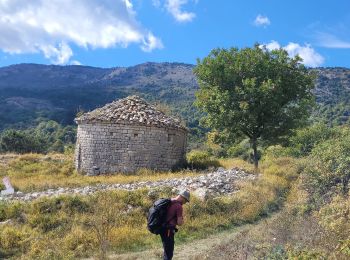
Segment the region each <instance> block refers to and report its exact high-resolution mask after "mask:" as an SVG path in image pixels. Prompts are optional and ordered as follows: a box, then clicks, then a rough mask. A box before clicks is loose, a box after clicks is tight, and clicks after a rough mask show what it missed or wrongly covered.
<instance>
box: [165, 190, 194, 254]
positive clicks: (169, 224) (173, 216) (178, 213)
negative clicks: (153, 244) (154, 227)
mask: <svg viewBox="0 0 350 260" xmlns="http://www.w3.org/2000/svg"><path fill="white" fill-rule="evenodd" d="M189 201H190V192H189V191H188V190H182V191H180V192H179V193H178V195H177V196H176V197H175V198H171V204H170V206H169V208H168V210H167V214H166V226H165V228H164V229H162V231H161V232H160V237H161V238H162V243H163V249H164V254H163V259H164V260H171V259H172V258H173V254H174V244H175V241H174V235H175V232H177V228H176V226H177V225H178V226H181V225H182V224H183V223H184V219H183V215H182V205H183V204H185V203H187V202H189Z"/></svg>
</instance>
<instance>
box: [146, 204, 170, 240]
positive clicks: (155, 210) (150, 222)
mask: <svg viewBox="0 0 350 260" xmlns="http://www.w3.org/2000/svg"><path fill="white" fill-rule="evenodd" d="M170 204H171V200H170V199H159V200H157V201H156V202H154V203H153V206H152V207H151V208H150V209H149V212H148V216H147V228H148V230H149V231H150V232H151V233H153V234H156V235H158V234H160V232H161V231H162V228H164V227H165V225H166V215H167V211H168V208H169V206H170Z"/></svg>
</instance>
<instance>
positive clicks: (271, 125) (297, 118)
mask: <svg viewBox="0 0 350 260" xmlns="http://www.w3.org/2000/svg"><path fill="white" fill-rule="evenodd" d="M194 73H195V75H196V76H197V78H198V83H199V86H200V89H199V91H198V92H197V93H196V98H197V99H196V105H197V106H198V107H199V108H200V109H201V110H202V111H204V112H206V117H205V118H204V124H205V125H206V126H208V127H211V128H214V129H215V130H217V131H221V132H226V135H227V133H229V135H230V136H231V137H237V136H240V135H243V136H247V137H248V138H249V139H250V141H251V144H252V148H253V151H254V163H255V166H256V167H257V166H258V155H257V143H258V140H259V139H264V140H265V141H270V142H272V143H274V142H278V137H280V136H283V135H286V134H288V133H289V131H290V130H291V129H293V128H295V127H298V126H299V125H300V124H302V123H303V122H305V121H306V119H307V118H308V115H309V112H310V111H311V108H312V104H313V94H312V92H311V91H312V89H313V88H314V76H313V75H312V74H311V73H310V72H309V71H308V70H307V68H306V67H305V66H304V65H303V64H302V63H301V58H300V57H298V56H295V57H293V58H291V57H289V56H288V53H287V52H286V51H285V50H283V49H279V50H273V51H269V50H267V49H266V48H265V47H263V46H260V45H258V44H256V45H255V46H254V47H253V48H243V49H237V48H230V49H214V50H212V51H211V52H210V54H209V55H208V56H207V57H205V58H204V59H202V60H200V59H198V61H197V66H196V67H195V69H194Z"/></svg>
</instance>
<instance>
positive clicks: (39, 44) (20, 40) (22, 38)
mask: <svg viewBox="0 0 350 260" xmlns="http://www.w3.org/2000/svg"><path fill="white" fill-rule="evenodd" d="M135 16H136V13H135V11H134V10H133V6H132V3H131V1H130V0H50V1H47V0H31V1H27V0H11V1H8V0H0V34H1V37H0V49H1V50H3V51H4V52H7V53H12V54H20V53H38V52H41V53H43V54H44V56H45V57H46V58H48V59H50V60H51V61H52V62H53V63H56V64H66V63H68V62H69V60H70V58H71V57H72V56H73V51H72V49H71V46H70V44H75V45H78V46H80V47H84V48H93V49H94V48H110V47H116V46H121V47H127V46H128V45H129V44H132V43H136V44H139V45H140V47H141V49H142V50H144V51H151V50H153V49H156V48H162V47H163V45H162V42H161V40H160V39H158V38H157V37H156V36H154V35H153V34H152V32H150V31H148V30H146V29H144V28H142V26H141V25H140V24H139V23H138V22H137V20H136V18H135Z"/></svg>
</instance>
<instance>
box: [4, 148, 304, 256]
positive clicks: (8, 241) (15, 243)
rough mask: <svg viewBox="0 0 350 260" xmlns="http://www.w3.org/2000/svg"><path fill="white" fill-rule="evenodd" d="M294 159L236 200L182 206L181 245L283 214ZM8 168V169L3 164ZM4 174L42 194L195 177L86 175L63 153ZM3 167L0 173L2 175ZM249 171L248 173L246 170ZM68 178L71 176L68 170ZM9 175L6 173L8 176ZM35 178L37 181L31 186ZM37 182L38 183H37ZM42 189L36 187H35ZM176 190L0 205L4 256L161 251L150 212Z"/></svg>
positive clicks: (267, 171) (19, 162) (23, 159)
mask: <svg viewBox="0 0 350 260" xmlns="http://www.w3.org/2000/svg"><path fill="white" fill-rule="evenodd" d="M221 163H222V165H224V166H225V167H238V166H240V167H242V166H244V165H245V163H243V162H241V161H239V160H236V159H235V160H234V159H231V160H222V161H221ZM296 165H297V164H296V163H295V161H294V160H293V159H290V158H281V159H279V160H276V161H274V162H268V161H266V162H265V163H264V164H262V165H261V171H262V174H261V176H260V177H259V178H257V179H256V180H254V181H250V182H242V183H241V184H240V191H239V192H237V193H236V194H235V195H233V196H224V197H220V198H211V199H209V200H207V201H204V202H203V201H201V200H199V199H197V198H193V200H192V201H191V203H190V204H188V205H186V206H185V219H186V224H185V225H184V226H183V227H181V231H180V232H179V233H178V235H177V243H180V244H181V243H184V242H188V241H193V240H195V239H199V238H203V237H206V236H208V235H209V234H213V233H216V232H218V231H220V230H225V229H229V228H232V227H234V226H239V225H242V224H245V223H252V222H255V221H256V220H258V219H260V218H262V217H264V216H267V215H268V214H270V213H271V212H274V211H276V210H277V209H279V208H280V207H281V205H282V203H283V201H284V198H285V196H286V194H287V191H288V189H289V188H290V185H291V182H292V181H293V180H294V179H295V176H297V172H298V168H297V166H296ZM2 167H4V166H2ZM4 168H5V171H4V172H2V174H3V175H5V174H7V175H9V176H10V178H11V180H12V181H13V183H14V184H15V185H16V186H17V187H18V188H19V189H21V190H24V191H26V190H33V189H34V190H38V189H44V188H47V187H52V186H50V185H57V182H58V183H60V184H59V185H62V186H67V185H78V186H81V185H86V184H94V183H111V182H130V181H137V180H158V179H163V178H168V177H178V176H185V175H187V176H193V175H196V174H198V173H197V172H175V173H157V174H154V173H152V172H147V171H145V172H139V173H138V174H136V175H130V176H127V175H115V176H105V177H102V176H101V177H85V176H80V175H77V174H76V173H74V171H73V170H72V166H71V161H70V160H69V159H67V157H66V155H49V156H42V155H36V154H29V155H23V156H18V157H16V158H14V159H12V160H10V161H9V163H8V165H6V166H5V167H4ZM4 168H3V169H4ZM249 170H250V169H249ZM71 171H73V173H71V174H67V172H69V173H70V172H71ZM4 173H5V174H4ZM32 179H34V180H35V181H33V180H32ZM36 181H37V182H39V183H37V184H36ZM35 185H37V186H35ZM172 195H174V194H172V191H171V188H169V189H164V188H163V189H161V190H158V191H156V193H155V194H153V195H150V194H149V192H148V190H146V189H143V190H138V191H133V192H127V191H113V192H102V193H97V194H95V195H92V196H85V197H82V196H61V197H56V198H42V199H38V200H36V201H33V202H30V203H26V204H25V203H19V202H16V203H1V204H0V221H7V220H10V222H9V223H8V224H4V225H1V226H0V236H1V238H2V239H1V241H0V257H10V258H11V257H12V258H13V259H76V258H81V257H89V256H93V255H95V256H96V255H98V253H99V252H103V251H104V250H103V248H108V250H109V251H110V252H128V251H135V250H136V251H137V250H142V249H145V248H152V247H155V246H156V247H158V246H159V239H158V237H157V236H154V235H152V234H150V233H149V232H148V231H147V229H146V226H145V225H146V218H145V216H146V213H147V210H148V208H149V207H150V206H151V204H152V202H153V201H154V200H155V199H156V198H159V197H169V196H172Z"/></svg>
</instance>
